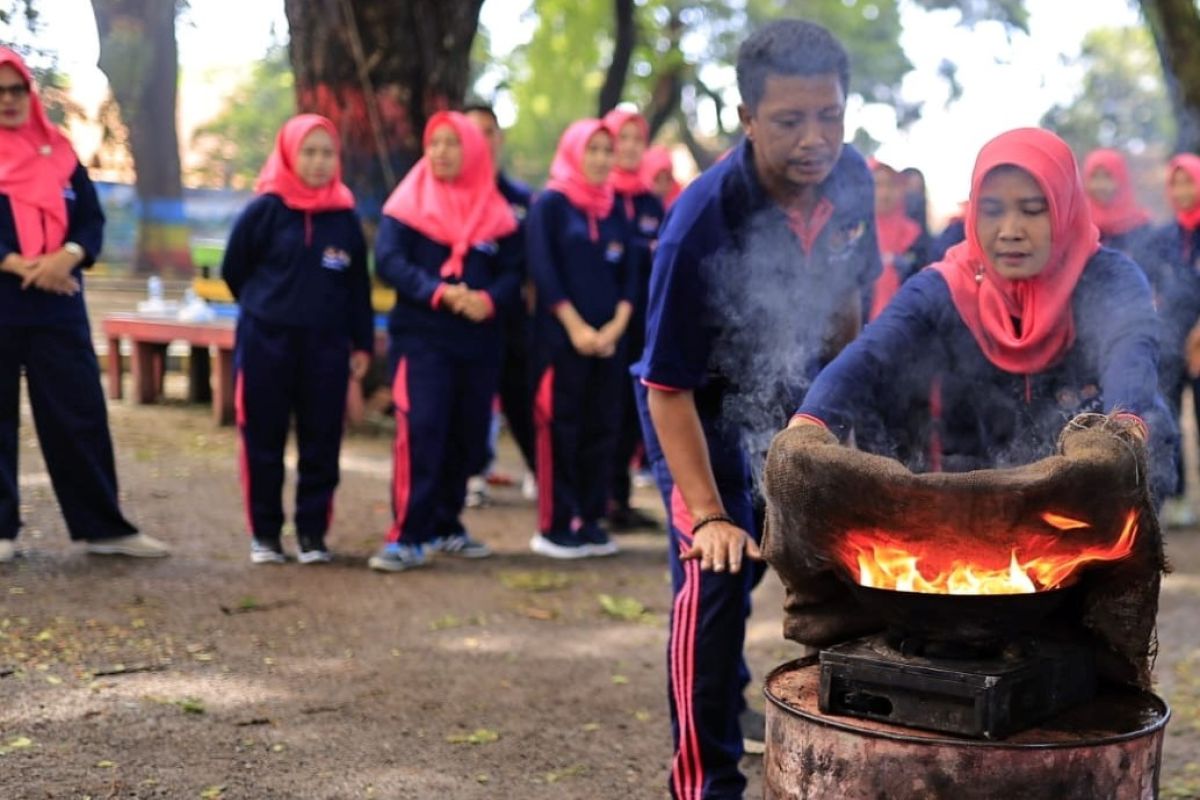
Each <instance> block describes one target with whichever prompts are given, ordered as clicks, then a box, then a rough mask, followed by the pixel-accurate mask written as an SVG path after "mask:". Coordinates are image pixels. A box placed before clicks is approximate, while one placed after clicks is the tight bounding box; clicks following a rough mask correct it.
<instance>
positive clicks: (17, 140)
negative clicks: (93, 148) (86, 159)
mask: <svg viewBox="0 0 1200 800" xmlns="http://www.w3.org/2000/svg"><path fill="white" fill-rule="evenodd" d="M0 64H5V65H8V66H10V67H12V68H13V69H15V70H16V71H17V72H18V73H20V75H21V77H22V78H23V79H24V80H25V83H26V84H27V85H28V86H29V119H28V120H26V122H25V124H24V125H22V126H21V127H19V128H2V127H0V194H4V195H7V196H8V199H9V202H10V203H11V204H12V213H13V222H14V223H15V224H16V229H17V241H18V243H19V244H20V247H21V255H23V256H25V257H26V258H33V257H35V256H39V255H42V254H43V253H52V252H54V251H55V250H57V249H59V248H60V247H62V245H63V242H64V241H65V240H66V236H67V226H68V220H67V201H66V200H65V199H64V197H63V190H64V189H65V188H67V187H68V186H70V184H71V175H72V173H74V172H75V168H76V167H77V166H78V165H79V156H77V155H76V154H75V149H74V148H73V147H72V146H71V142H70V141H68V139H67V137H66V136H64V135H63V134H62V132H61V131H59V130H58V128H56V127H54V123H52V122H51V121H50V118H49V117H47V116H46V109H45V108H44V107H43V106H42V101H41V98H39V97H38V93H37V86H36V85H35V84H34V81H33V74H32V73H30V71H29V68H28V67H27V66H25V62H24V61H23V60H22V59H21V57H20V56H19V55H17V54H16V53H14V52H13V51H12V50H9V49H8V48H7V47H0Z"/></svg>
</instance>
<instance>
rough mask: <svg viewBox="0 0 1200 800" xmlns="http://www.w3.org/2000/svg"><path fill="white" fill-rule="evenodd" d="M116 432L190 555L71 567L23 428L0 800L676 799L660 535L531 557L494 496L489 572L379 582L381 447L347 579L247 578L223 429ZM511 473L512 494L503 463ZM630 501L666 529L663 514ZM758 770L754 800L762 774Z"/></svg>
mask: <svg viewBox="0 0 1200 800" xmlns="http://www.w3.org/2000/svg"><path fill="white" fill-rule="evenodd" d="M174 393H175V396H177V397H179V396H182V392H181V390H179V388H178V386H176V387H175V392H174ZM110 415H111V425H112V429H113V433H114V437H115V439H116V442H117V451H118V471H119V475H120V479H121V486H122V497H123V503H124V506H125V508H126V510H127V513H128V515H129V516H130V517H131V518H133V520H134V521H135V522H136V523H137V524H138V525H139V526H140V527H141V528H142V529H143V530H145V531H146V532H148V533H152V534H153V535H155V536H159V537H161V538H163V539H165V540H167V541H168V542H170V543H171V544H172V545H173V546H174V547H175V555H174V556H173V557H172V558H169V559H164V560H159V561H150V562H139V561H134V560H128V559H114V558H104V557H97V556H87V555H85V554H84V553H82V552H80V551H79V550H78V548H77V547H76V546H74V545H72V544H70V543H69V542H68V541H67V535H66V530H65V526H64V523H63V521H62V518H61V516H60V515H59V512H58V509H57V506H56V503H55V501H54V497H53V492H52V490H51V488H50V486H49V481H48V477H47V475H46V473H45V469H44V466H43V464H42V462H41V458H40V456H39V455H38V452H37V448H36V440H35V438H34V435H33V430H32V424H31V420H30V419H29V417H28V409H26V410H25V417H24V419H23V426H22V430H21V445H22V448H21V458H22V471H21V490H22V493H23V515H24V518H25V521H26V527H25V529H24V531H23V533H22V536H21V539H20V544H21V545H22V546H23V548H24V551H25V552H24V557H23V558H20V559H18V560H17V562H15V563H14V564H12V565H6V566H4V567H0V676H2V677H0V797H2V798H5V800H7V799H8V798H13V799H14V800H15V799H20V800H25V799H26V798H30V799H33V798H84V797H90V798H96V799H97V800H98V799H99V798H223V799H224V800H232V799H233V798H253V799H254V800H259V799H263V800H266V799H267V798H447V799H450V798H452V799H453V800H459V799H460V798H461V799H462V800H471V799H472V798H605V799H607V798H662V797H665V796H666V793H665V777H666V770H667V762H668V759H669V756H670V730H669V724H668V717H667V707H666V693H665V669H664V656H665V648H666V625H665V614H666V611H667V609H668V607H669V602H670V591H669V584H668V579H667V573H666V569H665V555H664V545H665V538H664V537H663V536H662V535H661V534H653V533H641V534H635V535H629V536H622V537H620V543H621V544H622V546H623V548H624V551H623V552H622V553H621V554H620V555H619V556H617V557H614V558H611V559H603V560H597V559H593V560H587V561H585V562H584V563H560V562H552V561H550V560H547V559H542V558H539V557H537V556H533V555H531V554H530V553H529V551H528V548H527V544H528V540H529V536H530V534H531V532H532V531H533V528H534V509H533V506H532V504H530V503H529V502H527V501H524V500H522V499H520V496H519V492H518V491H517V489H515V488H511V487H501V488H497V489H493V496H494V504H493V505H492V506H491V507H489V508H486V509H482V510H478V511H469V512H468V513H467V515H466V522H467V525H468V527H469V528H470V529H471V531H472V532H473V534H474V535H475V536H476V537H478V538H480V539H483V540H485V541H487V542H488V543H490V544H491V545H492V546H493V547H494V548H495V549H496V551H497V555H496V556H495V557H494V558H491V559H488V560H483V561H475V562H464V561H457V560H451V559H448V558H439V559H437V560H436V561H435V562H434V563H433V564H432V565H431V566H430V567H428V568H426V569H424V570H419V571H414V572H411V573H405V574H401V575H381V574H377V573H373V572H371V571H369V570H368V569H367V568H366V565H365V561H366V558H367V557H368V556H369V555H370V553H371V552H372V551H373V550H374V549H375V548H376V547H377V546H378V544H379V542H380V540H381V538H382V536H383V534H384V532H385V530H386V527H387V524H388V521H389V507H388V482H389V476H390V440H389V438H388V436H387V434H386V432H384V431H379V432H375V433H372V432H369V431H368V432H360V433H356V434H354V435H352V436H350V437H349V438H348V440H347V442H346V446H345V451H344V458H343V477H342V488H341V490H340V491H339V494H338V499H337V509H336V514H335V518H334V524H333V529H332V535H331V538H330V543H331V545H332V548H333V549H334V550H335V551H336V553H337V555H338V558H337V561H336V563H334V564H332V565H327V566H299V565H296V564H294V563H292V564H289V565H286V566H253V565H251V564H250V563H249V560H248V558H247V549H248V540H247V537H246V534H245V530H244V523H243V512H242V507H241V495H240V491H239V488H238V483H237V475H236V470H235V466H234V465H235V439H234V434H233V431H232V429H229V428H214V427H213V425H212V423H211V422H210V417H209V415H208V413H207V411H206V410H205V409H203V408H199V407H192V406H186V405H184V404H183V403H182V401H178V400H173V401H168V402H167V403H165V404H163V405H161V406H157V407H135V406H133V405H130V404H128V403H122V402H117V403H113V404H112V405H111V406H110ZM1193 463H1194V462H1193ZM502 467H503V468H504V469H506V470H508V471H510V472H513V473H516V472H517V463H516V459H515V456H514V453H513V451H512V448H511V447H509V446H507V445H506V446H505V448H504V450H503V453H502ZM637 502H638V504H639V505H640V506H641V507H643V508H645V509H646V510H649V511H652V512H654V513H656V514H659V515H661V509H660V508H659V506H658V504H657V502H656V498H655V495H654V494H653V492H652V491H650V490H647V489H642V490H640V491H639V494H638V497H637ZM1169 554H1170V556H1171V559H1172V561H1173V564H1174V567H1175V573H1174V574H1173V575H1172V576H1171V577H1169V578H1168V579H1167V581H1166V584H1165V588H1164V591H1163V595H1162V612H1161V616H1160V641H1161V654H1160V657H1159V660H1158V671H1157V674H1158V679H1159V682H1160V691H1161V692H1162V693H1163V694H1164V696H1166V697H1167V698H1168V699H1169V701H1170V702H1171V703H1172V705H1173V707H1174V714H1175V716H1174V718H1173V720H1172V722H1171V725H1170V727H1169V729H1168V736H1167V741H1166V748H1165V766H1164V774H1163V796H1164V797H1167V798H1200V624H1198V623H1197V622H1196V619H1197V612H1198V610H1200V532H1198V531H1183V532H1179V533H1173V534H1172V536H1171V540H1170V543H1169ZM605 598H607V599H605ZM781 599H782V592H781V590H780V588H779V586H778V584H777V582H776V581H775V580H774V579H773V578H772V577H771V576H768V578H767V579H766V580H765V581H764V583H763V585H762V586H761V587H760V589H759V591H758V593H757V597H756V601H757V608H756V612H755V615H754V617H753V618H752V620H751V628H750V633H749V657H750V662H751V665H752V668H753V669H754V672H755V676H756V678H757V679H761V677H762V676H763V674H765V672H766V671H767V670H768V669H770V668H772V667H774V666H775V665H777V664H779V663H781V662H783V661H786V660H789V659H791V658H794V657H796V656H798V655H800V649H799V648H798V647H797V646H796V645H794V644H792V643H790V642H787V641H785V640H783V639H782V637H781V635H780V618H781V610H780V606H781ZM106 672H109V673H114V674H104V673H106ZM751 699H752V702H753V703H755V704H756V705H758V706H759V707H760V708H761V697H760V696H759V695H758V693H757V691H755V692H753V693H752V698H751ZM743 766H744V769H745V771H746V772H747V774H748V775H749V777H750V788H749V790H748V792H747V797H761V795H762V783H761V765H760V761H759V760H758V759H757V758H753V757H748V758H747V759H746V760H745V762H744V765H743Z"/></svg>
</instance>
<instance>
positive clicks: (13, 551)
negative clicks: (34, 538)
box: [0, 539, 17, 564]
mask: <svg viewBox="0 0 1200 800" xmlns="http://www.w3.org/2000/svg"><path fill="white" fill-rule="evenodd" d="M16 557H17V545H16V542H14V541H13V540H12V539H0V564H7V563H8V562H10V561H12V560H13V559H14V558H16Z"/></svg>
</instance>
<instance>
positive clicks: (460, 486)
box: [387, 338, 500, 545]
mask: <svg viewBox="0 0 1200 800" xmlns="http://www.w3.org/2000/svg"><path fill="white" fill-rule="evenodd" d="M388 355H389V360H390V363H391V365H392V376H393V377H392V400H393V402H394V403H395V406H396V442H395V450H394V453H393V473H392V514H393V519H394V522H393V523H392V527H391V530H390V531H389V532H388V537H387V541H388V542H399V543H401V544H410V545H416V544H424V543H426V542H429V541H430V540H432V539H436V538H438V537H441V536H450V535H453V534H457V533H464V532H465V531H464V529H463V526H462V522H461V521H460V519H459V516H460V515H461V514H462V509H463V502H464V500H465V499H466V492H467V478H469V477H470V476H472V475H476V474H478V473H479V472H481V471H482V470H483V468H484V467H485V466H486V463H487V448H488V441H487V440H488V428H489V426H490V425H491V418H492V398H493V397H494V396H495V394H496V383H497V381H498V380H499V375H500V364H499V358H464V357H462V356H455V355H453V354H450V353H446V352H443V351H442V350H439V349H437V348H436V347H434V346H432V345H431V344H429V343H427V342H424V341H421V340H416V339H410V338H403V339H397V338H393V340H392V343H391V349H390V351H389V354H388Z"/></svg>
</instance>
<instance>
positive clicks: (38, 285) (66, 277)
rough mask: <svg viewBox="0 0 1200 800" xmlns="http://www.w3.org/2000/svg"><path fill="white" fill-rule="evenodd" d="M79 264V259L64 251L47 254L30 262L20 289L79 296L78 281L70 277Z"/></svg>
mask: <svg viewBox="0 0 1200 800" xmlns="http://www.w3.org/2000/svg"><path fill="white" fill-rule="evenodd" d="M78 263H79V257H78V256H74V255H72V254H70V253H68V252H67V251H66V250H56V251H55V252H53V253H47V254H46V255H44V256H41V257H39V258H37V259H35V260H33V261H32V262H30V267H29V269H27V270H26V271H25V275H24V277H23V278H22V280H21V288H22V289H28V288H29V287H30V286H32V287H34V288H35V289H41V290H42V291H44V292H51V293H53V294H62V295H73V294H79V281H77V280H75V278H74V277H73V276H72V275H71V270H73V269H75V267H76V265H77V264H78Z"/></svg>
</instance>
